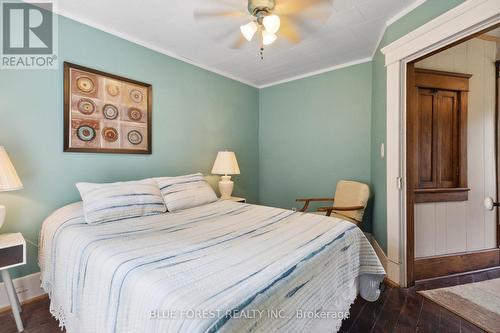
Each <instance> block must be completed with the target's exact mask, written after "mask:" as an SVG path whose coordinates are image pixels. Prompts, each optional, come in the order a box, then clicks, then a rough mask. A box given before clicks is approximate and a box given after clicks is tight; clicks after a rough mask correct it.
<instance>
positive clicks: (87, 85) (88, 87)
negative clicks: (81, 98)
mask: <svg viewBox="0 0 500 333" xmlns="http://www.w3.org/2000/svg"><path fill="white" fill-rule="evenodd" d="M76 86H77V87H78V89H80V90H81V91H83V92H84V93H87V94H88V93H91V92H92V91H94V88H95V84H94V81H92V79H91V78H90V77H88V76H80V77H79V78H78V79H76Z"/></svg>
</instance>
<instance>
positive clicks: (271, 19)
mask: <svg viewBox="0 0 500 333" xmlns="http://www.w3.org/2000/svg"><path fill="white" fill-rule="evenodd" d="M262 24H263V25H264V27H265V28H266V30H267V31H269V32H270V33H273V34H275V33H277V32H278V30H279V29H280V24H281V20H280V17H279V16H278V15H268V16H266V17H264V20H262Z"/></svg>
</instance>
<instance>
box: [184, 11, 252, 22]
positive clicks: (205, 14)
mask: <svg viewBox="0 0 500 333" xmlns="http://www.w3.org/2000/svg"><path fill="white" fill-rule="evenodd" d="M245 15H246V14H245V13H242V12H237V11H216V12H214V11H201V10H200V11H195V12H194V13H193V16H194V18H195V19H197V20H203V19H207V18H214V17H243V16H245Z"/></svg>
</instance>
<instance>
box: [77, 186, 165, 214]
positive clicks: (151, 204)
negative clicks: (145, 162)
mask: <svg viewBox="0 0 500 333" xmlns="http://www.w3.org/2000/svg"><path fill="white" fill-rule="evenodd" d="M76 187H77V188H78V191H79V192H80V195H81V197H82V200H83V211H84V214H85V219H86V221H87V223H89V224H96V223H104V222H111V221H116V220H121V219H126V218H131V217H139V216H146V215H154V214H161V213H165V212H166V210H167V208H166V207H165V203H164V202H163V198H162V196H161V193H160V189H159V188H158V184H157V183H156V182H155V181H154V180H152V179H145V180H139V181H131V182H119V183H111V184H92V183H78V184H76Z"/></svg>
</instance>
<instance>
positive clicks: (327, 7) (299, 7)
mask: <svg viewBox="0 0 500 333" xmlns="http://www.w3.org/2000/svg"><path fill="white" fill-rule="evenodd" d="M307 11H318V12H326V13H327V14H328V16H330V15H331V12H332V11H333V6H332V0H280V1H278V2H277V3H276V8H275V10H274V12H275V13H276V14H277V15H292V14H297V13H304V12H307Z"/></svg>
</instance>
